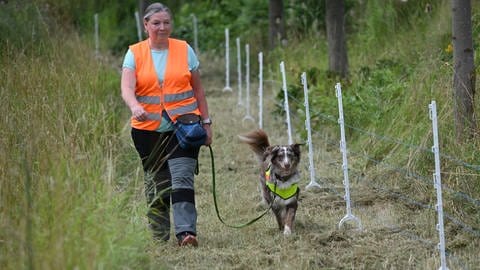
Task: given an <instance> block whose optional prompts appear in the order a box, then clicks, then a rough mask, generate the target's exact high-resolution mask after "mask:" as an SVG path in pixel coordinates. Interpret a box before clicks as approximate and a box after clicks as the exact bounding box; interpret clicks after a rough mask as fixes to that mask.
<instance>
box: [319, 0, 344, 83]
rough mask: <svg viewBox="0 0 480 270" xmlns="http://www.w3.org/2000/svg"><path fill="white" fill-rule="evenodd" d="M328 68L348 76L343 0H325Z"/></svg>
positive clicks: (342, 75)
mask: <svg viewBox="0 0 480 270" xmlns="http://www.w3.org/2000/svg"><path fill="white" fill-rule="evenodd" d="M325 17H326V25H327V42H328V68H329V70H330V71H332V72H334V73H336V74H338V75H340V76H341V77H342V78H346V77H347V76H348V57H347V45H346V41H345V27H344V24H345V3H344V0H326V16H325Z"/></svg>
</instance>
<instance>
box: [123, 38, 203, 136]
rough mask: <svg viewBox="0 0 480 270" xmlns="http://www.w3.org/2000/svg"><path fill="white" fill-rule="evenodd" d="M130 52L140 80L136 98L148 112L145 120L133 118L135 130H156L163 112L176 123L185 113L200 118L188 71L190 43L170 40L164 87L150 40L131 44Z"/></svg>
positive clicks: (137, 85)
mask: <svg viewBox="0 0 480 270" xmlns="http://www.w3.org/2000/svg"><path fill="white" fill-rule="evenodd" d="M130 50H131V51H132V53H133V55H134V58H135V67H136V68H135V75H136V78H137V83H136V85H135V95H136V96H137V100H138V102H139V103H140V104H141V105H142V106H143V108H144V109H145V111H147V113H148V120H146V121H137V120H136V119H135V118H134V117H132V118H131V125H132V127H134V128H136V129H143V130H156V129H157V128H158V127H159V126H160V122H161V121H162V111H163V110H165V111H166V112H167V114H168V116H169V117H170V119H171V120H172V121H173V122H174V123H175V122H176V119H177V117H178V116H180V115H183V114H187V113H194V114H196V115H200V110H199V109H198V104H197V99H196V98H195V95H194V92H193V88H192V86H191V84H190V78H191V75H192V74H191V73H190V70H189V68H188V47H187V42H185V41H183V40H178V39H172V38H169V39H168V58H167V64H166V66H165V78H164V80H163V84H160V82H159V80H158V76H157V73H156V72H155V66H154V64H153V60H152V56H151V52H150V45H149V43H148V40H144V41H140V42H138V43H136V44H133V45H131V46H130Z"/></svg>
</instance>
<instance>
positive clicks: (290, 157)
mask: <svg viewBox="0 0 480 270" xmlns="http://www.w3.org/2000/svg"><path fill="white" fill-rule="evenodd" d="M238 137H239V138H240V140H241V141H242V142H244V143H246V144H248V145H249V146H250V148H251V149H252V150H253V152H254V153H255V155H256V156H257V158H258V161H259V163H260V169H261V172H260V190H261V193H262V194H261V195H262V201H263V202H264V203H266V204H268V205H269V206H270V205H271V207H272V211H273V213H274V214H275V217H276V219H277V222H278V227H279V229H280V230H281V231H283V234H284V235H290V234H291V233H292V229H293V222H294V220H295V214H296V212H297V207H298V196H299V192H300V189H299V187H298V182H299V181H300V174H299V172H298V164H299V162H300V145H301V144H291V145H270V143H269V140H268V136H267V134H266V133H265V131H263V130H261V129H257V130H254V131H251V132H249V133H247V134H243V135H239V136H238Z"/></svg>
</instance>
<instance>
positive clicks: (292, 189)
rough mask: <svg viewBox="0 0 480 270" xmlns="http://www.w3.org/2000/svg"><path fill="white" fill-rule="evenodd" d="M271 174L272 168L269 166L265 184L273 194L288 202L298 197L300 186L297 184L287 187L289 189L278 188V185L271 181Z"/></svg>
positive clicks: (266, 171)
mask: <svg viewBox="0 0 480 270" xmlns="http://www.w3.org/2000/svg"><path fill="white" fill-rule="evenodd" d="M271 173H272V166H271V165H269V166H268V168H267V170H265V180H266V181H265V184H266V185H267V187H268V189H269V190H270V191H271V192H273V193H274V194H275V195H277V196H278V197H280V198H282V199H284V200H288V199H290V198H292V197H293V196H295V195H297V193H298V191H299V188H298V185H297V184H296V183H295V184H292V185H291V186H289V187H287V188H279V187H277V185H276V183H272V181H271V179H270V176H271Z"/></svg>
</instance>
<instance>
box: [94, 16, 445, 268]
mask: <svg viewBox="0 0 480 270" xmlns="http://www.w3.org/2000/svg"><path fill="white" fill-rule="evenodd" d="M134 16H135V21H136V27H137V35H138V40H139V41H140V40H142V39H143V36H142V25H141V18H140V17H139V13H138V11H136V12H135V14H134ZM191 17H192V25H193V29H194V48H195V51H196V52H197V53H198V37H197V35H198V33H197V32H198V31H197V18H196V16H195V14H191ZM229 40H230V37H229V30H228V28H226V29H225V77H226V78H225V87H224V89H223V91H224V92H233V89H232V88H231V86H230V68H229V67H230V47H229ZM94 41H95V55H97V56H98V55H99V51H100V38H99V17H98V13H96V14H94ZM240 45H241V43H240V38H239V37H237V38H236V49H237V72H238V78H237V83H238V105H240V106H245V108H246V115H245V117H244V118H243V120H244V121H245V120H249V121H255V120H254V118H253V116H252V115H250V49H249V44H246V45H245V59H246V65H245V68H246V74H245V83H246V89H245V91H246V93H245V94H246V100H245V103H244V101H243V95H242V92H243V89H242V81H243V78H242V61H241V59H242V57H241V47H240ZM258 63H259V74H258V81H259V88H258V99H259V102H258V109H259V111H258V118H259V121H258V126H259V127H260V128H262V127H263V81H264V80H263V53H262V52H260V53H259V54H258ZM279 69H280V73H281V76H282V90H283V94H284V104H283V109H284V111H285V115H286V123H287V126H288V142H289V144H291V143H293V139H292V127H291V121H290V110H289V103H288V89H287V83H286V72H285V63H284V62H283V61H281V62H280V67H279ZM301 83H302V85H303V88H304V106H305V114H306V119H305V129H306V131H307V144H308V157H309V172H310V182H309V184H308V185H307V186H306V189H307V190H308V189H311V188H321V187H322V185H320V184H319V183H318V182H317V181H316V180H315V169H314V160H313V153H314V150H313V143H312V135H311V133H312V129H311V125H310V108H309V102H308V83H307V77H306V73H305V72H303V73H302V75H301ZM335 94H336V97H337V99H338V112H339V118H338V124H339V126H340V152H341V153H342V171H343V185H344V189H345V194H344V200H345V203H346V215H345V216H344V217H343V218H342V219H341V220H340V222H339V225H338V226H339V227H341V226H342V225H343V224H344V223H345V222H347V221H354V222H355V223H356V224H357V229H359V230H361V229H362V225H361V222H360V219H359V218H357V217H356V216H355V215H353V214H352V209H351V199H350V184H349V179H348V170H349V169H348V155H347V154H348V150H347V144H346V138H345V127H344V122H345V121H344V116H343V103H342V92H341V85H340V83H337V84H336V85H335ZM429 114H430V115H429V116H430V119H431V120H432V131H433V141H434V145H433V146H432V152H433V154H434V157H435V172H434V174H433V183H434V188H435V190H436V196H437V204H436V206H435V209H436V211H437V217H438V221H437V222H438V223H437V224H436V230H437V231H438V237H439V244H438V245H437V246H438V250H439V253H440V268H439V269H440V270H447V269H448V267H447V261H446V252H445V232H444V213H443V202H442V182H441V171H440V149H439V144H438V125H437V111H436V103H435V101H432V102H431V103H430V104H429Z"/></svg>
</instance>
